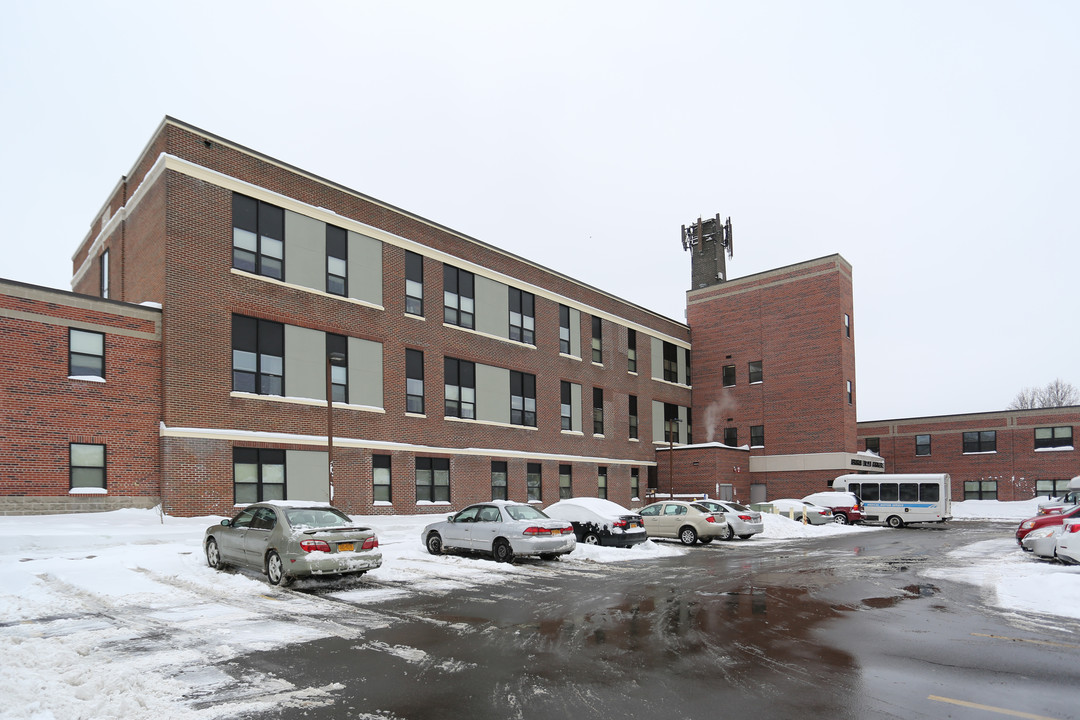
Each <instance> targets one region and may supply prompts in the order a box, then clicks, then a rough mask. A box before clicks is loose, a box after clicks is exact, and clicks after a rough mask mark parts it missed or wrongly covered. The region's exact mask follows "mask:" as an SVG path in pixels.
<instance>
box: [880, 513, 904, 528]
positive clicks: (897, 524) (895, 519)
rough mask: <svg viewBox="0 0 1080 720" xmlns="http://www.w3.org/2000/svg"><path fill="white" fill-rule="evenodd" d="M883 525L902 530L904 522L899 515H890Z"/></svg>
mask: <svg viewBox="0 0 1080 720" xmlns="http://www.w3.org/2000/svg"><path fill="white" fill-rule="evenodd" d="M885 524H886V525H888V526H889V527H891V528H902V527H904V520H903V518H901V517H900V516H899V515H890V516H889V519H888V520H886V521H885Z"/></svg>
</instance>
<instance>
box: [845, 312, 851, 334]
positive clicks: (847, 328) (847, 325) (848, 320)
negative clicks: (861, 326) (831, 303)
mask: <svg viewBox="0 0 1080 720" xmlns="http://www.w3.org/2000/svg"><path fill="white" fill-rule="evenodd" d="M844 337H851V316H850V315H848V314H847V313H844Z"/></svg>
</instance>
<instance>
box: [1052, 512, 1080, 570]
mask: <svg viewBox="0 0 1080 720" xmlns="http://www.w3.org/2000/svg"><path fill="white" fill-rule="evenodd" d="M1054 554H1055V555H1056V556H1057V559H1058V560H1060V561H1061V562H1063V563H1068V564H1069V565H1077V564H1080V519H1076V520H1066V521H1065V522H1064V523H1062V525H1061V530H1060V531H1059V532H1058V535H1057V545H1056V546H1055V548H1054Z"/></svg>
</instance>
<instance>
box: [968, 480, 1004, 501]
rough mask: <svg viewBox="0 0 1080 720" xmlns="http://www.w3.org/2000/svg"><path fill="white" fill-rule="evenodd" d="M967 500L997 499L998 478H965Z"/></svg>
mask: <svg viewBox="0 0 1080 720" xmlns="http://www.w3.org/2000/svg"><path fill="white" fill-rule="evenodd" d="M964 499H965V500H997V480H965V481H964Z"/></svg>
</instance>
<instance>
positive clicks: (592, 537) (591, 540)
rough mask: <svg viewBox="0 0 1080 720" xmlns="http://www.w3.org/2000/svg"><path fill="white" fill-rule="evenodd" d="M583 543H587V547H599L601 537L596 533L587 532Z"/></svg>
mask: <svg viewBox="0 0 1080 720" xmlns="http://www.w3.org/2000/svg"><path fill="white" fill-rule="evenodd" d="M581 542H583V543H585V544H586V545H599V544H600V536H599V535H597V534H596V533H594V532H587V533H585V536H584V537H582V538H581Z"/></svg>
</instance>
